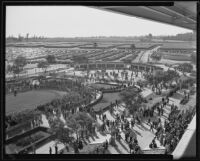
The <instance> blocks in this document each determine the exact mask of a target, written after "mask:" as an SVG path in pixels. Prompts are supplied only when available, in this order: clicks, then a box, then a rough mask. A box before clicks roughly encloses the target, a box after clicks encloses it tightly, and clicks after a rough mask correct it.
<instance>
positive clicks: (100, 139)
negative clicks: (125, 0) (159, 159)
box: [2, 1, 198, 159]
mask: <svg viewBox="0 0 200 161" xmlns="http://www.w3.org/2000/svg"><path fill="white" fill-rule="evenodd" d="M197 4H198V3H197V1H171V3H169V4H163V5H162V4H160V5H153V4H152V5H150V4H149V5H145V4H144V5H135V6H134V5H120V6H119V5H114V4H113V5H111V4H110V3H109V5H95V3H94V5H87V4H86V5H70V4H69V5H40V4H38V5H31V4H30V5H20V4H18V5H12V4H11V5H7V6H6V7H5V14H6V16H5V53H2V54H3V55H4V57H5V58H4V59H5V71H4V72H5V85H4V86H5V87H4V88H5V91H4V95H5V96H4V97H5V107H4V112H5V113H4V124H5V129H4V132H5V144H4V149H5V154H7V155H12V154H14V155H21V154H27V155H28V154H34V155H36V156H37V155H38V154H49V155H55V154H57V155H61V154H62V155H65V154H101V155H107V154H129V155H132V156H136V155H137V156H142V155H144V156H145V155H148V154H155V155H157V156H158V155H163V156H172V158H173V159H181V158H184V157H194V158H195V157H196V156H197V152H196V149H197V148H196V142H197V138H196V101H197V98H198V97H197V82H198V81H197ZM49 155H48V156H49Z"/></svg>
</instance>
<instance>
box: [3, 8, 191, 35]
mask: <svg viewBox="0 0 200 161" xmlns="http://www.w3.org/2000/svg"><path fill="white" fill-rule="evenodd" d="M186 32H192V30H188V29H184V28H180V27H176V26H172V25H167V24H163V23H159V22H155V21H150V20H145V19H141V18H136V17H131V16H127V15H122V14H118V13H113V12H109V11H103V10H99V9H95V8H91V7H86V6H7V7H6V37H8V36H11V35H12V36H15V37H17V36H18V35H19V34H20V35H21V36H25V35H26V33H29V37H31V36H33V35H37V36H45V37H90V36H142V35H148V34H149V33H151V34H152V35H153V36H158V35H175V34H178V33H186Z"/></svg>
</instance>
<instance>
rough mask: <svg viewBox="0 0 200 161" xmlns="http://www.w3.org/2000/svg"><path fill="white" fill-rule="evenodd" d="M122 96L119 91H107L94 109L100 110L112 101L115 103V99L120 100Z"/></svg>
mask: <svg viewBox="0 0 200 161" xmlns="http://www.w3.org/2000/svg"><path fill="white" fill-rule="evenodd" d="M119 99H120V96H119V92H116V93H105V94H103V98H102V100H101V101H100V102H99V103H98V104H96V105H95V106H94V107H93V109H94V110H95V111H99V110H100V109H101V108H102V109H104V108H106V107H107V106H108V105H110V103H111V102H112V103H114V102H115V100H119Z"/></svg>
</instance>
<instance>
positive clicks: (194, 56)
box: [191, 53, 197, 64]
mask: <svg viewBox="0 0 200 161" xmlns="http://www.w3.org/2000/svg"><path fill="white" fill-rule="evenodd" d="M191 61H192V63H194V64H196V62H197V54H196V53H192V54H191Z"/></svg>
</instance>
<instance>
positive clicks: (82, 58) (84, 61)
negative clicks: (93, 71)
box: [72, 55, 88, 63]
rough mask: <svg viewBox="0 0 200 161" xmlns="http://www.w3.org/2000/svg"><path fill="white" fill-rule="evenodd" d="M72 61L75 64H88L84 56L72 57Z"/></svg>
mask: <svg viewBox="0 0 200 161" xmlns="http://www.w3.org/2000/svg"><path fill="white" fill-rule="evenodd" d="M72 60H73V61H74V62H75V63H88V58H87V57H86V56H84V55H74V56H73V57H72Z"/></svg>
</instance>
